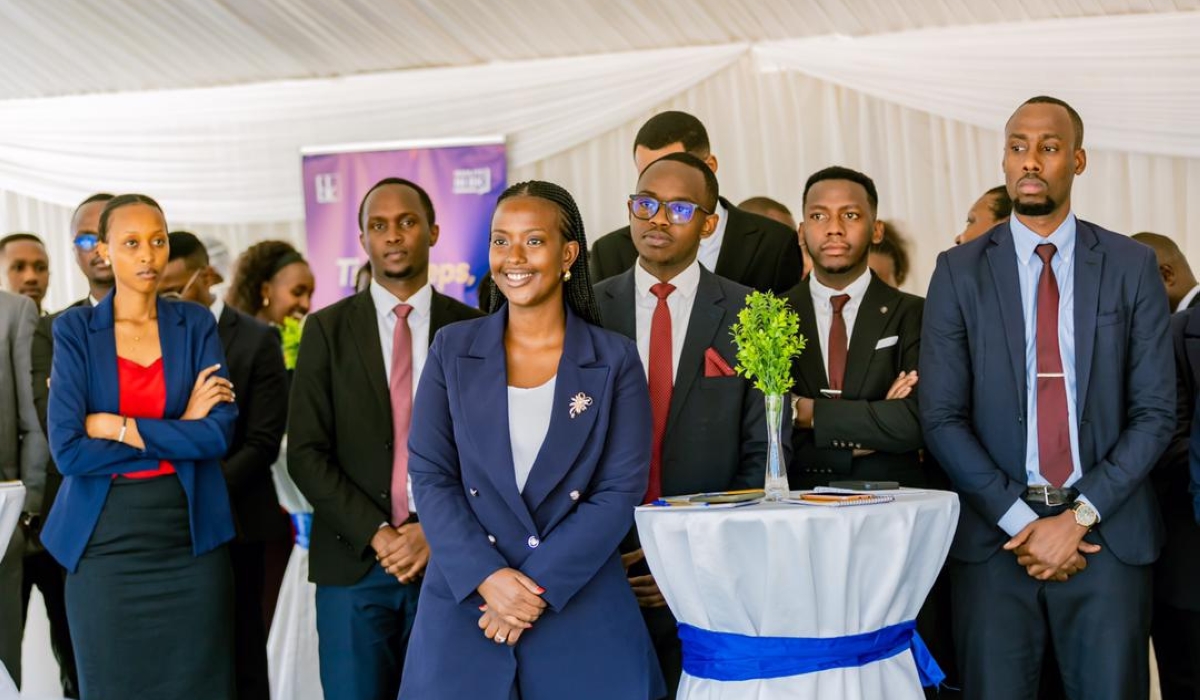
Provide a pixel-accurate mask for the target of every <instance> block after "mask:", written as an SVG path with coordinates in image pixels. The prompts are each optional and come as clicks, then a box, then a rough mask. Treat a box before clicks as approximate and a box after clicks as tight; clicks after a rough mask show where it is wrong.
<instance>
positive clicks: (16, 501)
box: [0, 481, 25, 698]
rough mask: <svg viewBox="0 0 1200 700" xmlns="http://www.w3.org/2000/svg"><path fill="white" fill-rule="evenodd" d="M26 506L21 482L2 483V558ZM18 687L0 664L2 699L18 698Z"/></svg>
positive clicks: (0, 533) (0, 513) (0, 526)
mask: <svg viewBox="0 0 1200 700" xmlns="http://www.w3.org/2000/svg"><path fill="white" fill-rule="evenodd" d="M24 506H25V485H24V484H22V483H21V482H19V481H0V556H3V555H4V552H6V551H7V550H8V541H9V540H10V539H11V538H12V534H13V532H14V531H15V530H16V528H17V521H18V520H20V519H21V510H22V508H24ZM16 696H17V686H16V685H15V684H14V683H13V681H12V677H11V676H9V675H8V669H6V668H4V664H3V663H0V698H8V697H16Z"/></svg>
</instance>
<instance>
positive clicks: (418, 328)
mask: <svg viewBox="0 0 1200 700" xmlns="http://www.w3.org/2000/svg"><path fill="white" fill-rule="evenodd" d="M370 289H371V301H373V302H375V320H376V321H377V323H378V326H379V347H380V348H382V349H383V371H384V373H386V374H387V380H388V386H387V387H384V390H385V391H390V389H389V387H390V386H391V381H392V345H393V343H392V335H393V334H394V333H395V332H396V320H397V319H396V305H397V304H408V305H409V306H411V307H412V311H410V312H409V314H408V327H409V330H411V331H412V344H413V347H412V388H413V395H414V396H416V393H417V382H418V381H420V379H421V370H422V369H424V368H425V359H426V358H428V357H429V304H430V302H432V301H433V291H432V288H431V287H430V286H429V285H428V284H426V285H425V286H424V287H421V288H420V289H418V290H417V292H416V294H413V295H412V296H411V297H409V298H408V299H399V298H397V297H396V295H394V294H392V293H391V292H389V291H388V290H386V289H384V287H383V285H381V284H379V282H376V281H375V280H371V287H370ZM408 510H409V512H410V513H416V512H417V502H416V501H415V500H413V492H412V476H411V475H409V477H408Z"/></svg>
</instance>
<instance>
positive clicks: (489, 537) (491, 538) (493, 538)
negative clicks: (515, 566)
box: [488, 535, 496, 544]
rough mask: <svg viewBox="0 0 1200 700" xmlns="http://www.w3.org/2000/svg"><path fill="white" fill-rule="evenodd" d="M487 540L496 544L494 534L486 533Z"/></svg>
mask: <svg viewBox="0 0 1200 700" xmlns="http://www.w3.org/2000/svg"><path fill="white" fill-rule="evenodd" d="M488 542H491V543H492V544H496V536H495V535H488Z"/></svg>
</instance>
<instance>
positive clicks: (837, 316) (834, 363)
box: [829, 294, 850, 391]
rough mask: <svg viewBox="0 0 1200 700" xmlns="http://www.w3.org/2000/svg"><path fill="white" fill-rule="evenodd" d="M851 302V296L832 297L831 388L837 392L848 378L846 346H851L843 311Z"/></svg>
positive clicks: (830, 301)
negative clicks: (847, 303)
mask: <svg viewBox="0 0 1200 700" xmlns="http://www.w3.org/2000/svg"><path fill="white" fill-rule="evenodd" d="M848 301H850V295H849V294H838V295H837V296H834V297H830V298H829V303H830V304H833V323H831V324H829V388H830V389H834V390H837V391H841V389H842V380H843V379H845V378H846V346H847V345H849V344H850V341H849V339H848V338H847V337H846V318H845V317H844V316H842V309H844V308H845V307H846V302H848Z"/></svg>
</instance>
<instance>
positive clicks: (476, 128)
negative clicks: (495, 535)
mask: <svg viewBox="0 0 1200 700" xmlns="http://www.w3.org/2000/svg"><path fill="white" fill-rule="evenodd" d="M1198 17H1200V14H1196V13H1164V14H1150V15H1145V16H1139V17H1119V18H1117V17H1107V18H1106V17H1101V18H1087V19H1073V20H1054V21H1049V20H1047V21H1043V22H1030V23H1026V24H1023V25H1019V26H1015V25H1014V26H1006V25H996V26H990V27H983V28H981V27H960V28H953V29H941V30H937V31H936V32H934V31H933V30H930V31H929V32H920V33H901V34H896V35H892V36H875V37H863V38H855V39H833V38H825V37H817V38H810V39H804V40H796V41H789V42H787V43H778V42H772V43H761V44H757V45H753V46H752V45H750V44H731V45H719V46H704V47H697V48H681V49H667V50H659V51H644V52H629V53H621V54H606V55H599V56H589V57H586V58H555V59H545V60H535V61H524V62H517V63H495V64H488V65H483V66H476V67H457V68H445V69H426V70H415V71H406V72H399V73H383V74H376V75H367V76H356V77H349V78H335V79H320V80H307V81H285V82H276V83H264V84H257V85H243V86H237V87H220V88H210V89H193V90H176V91H160V92H144V93H126V94H110V95H91V96H76V97H63V98H51V99H42V100H10V101H6V102H0V194H3V196H2V197H0V230H3V231H13V230H33V231H35V232H37V233H41V234H43V235H44V236H45V237H47V238H48V239H49V241H48V242H49V245H50V248H51V256H52V259H53V261H54V262H53V271H54V272H53V277H52V294H51V298H50V300H49V304H48V306H49V307H50V308H55V307H58V306H62V305H64V304H66V303H68V302H70V301H71V300H73V299H76V298H79V297H81V296H82V295H83V293H84V284H83V280H82V278H81V277H80V276H79V274H78V273H77V272H76V271H75V270H74V267H73V265H72V264H71V262H70V261H71V260H72V258H71V251H70V242H69V235H68V219H69V215H70V207H71V206H72V205H73V204H74V203H76V202H78V201H79V200H80V199H82V198H83V197H84V196H86V195H87V194H90V193H91V192H94V191H97V190H109V191H116V190H120V191H128V190H143V191H146V192H147V193H149V194H151V195H154V196H156V197H158V198H159V200H160V201H161V202H162V203H163V204H164V206H165V208H166V210H167V214H168V220H169V221H170V222H171V224H172V226H173V227H179V226H186V227H188V228H190V229H191V230H194V231H196V232H197V233H200V234H201V235H204V236H205V237H210V238H211V237H216V238H219V239H220V240H222V241H223V242H224V243H225V244H226V245H227V246H228V247H229V248H230V249H231V250H232V251H234V252H237V251H240V250H241V249H243V248H245V247H246V246H247V245H249V244H250V243H253V242H254V241H257V240H261V239H263V238H267V237H282V238H286V239H289V240H292V241H294V242H297V243H301V242H302V240H303V222H302V216H303V210H302V190H301V187H300V181H299V162H300V161H299V155H298V150H299V149H300V148H301V147H303V146H309V145H320V144H331V143H345V142H361V141H386V140H395V139H417V138H435V137H452V136H475V135H482V134H495V133H502V134H506V135H507V137H508V140H509V144H510V167H511V171H510V180H511V181H514V182H515V181H517V180H520V179H527V178H530V177H539V178H544V179H550V180H554V181H557V182H560V183H561V184H563V185H564V186H566V187H567V188H568V189H570V190H571V191H572V192H574V193H575V195H576V197H577V199H578V200H579V202H580V206H581V209H582V211H583V214H584V219H585V223H586V224H587V227H588V230H589V235H590V237H591V238H592V239H593V240H594V239H595V238H596V237H597V236H599V235H601V234H602V233H604V232H606V231H608V230H610V229H612V228H615V227H616V226H618V225H621V224H622V223H623V222H624V220H625V210H624V206H623V203H624V198H625V196H626V195H627V194H628V192H629V191H630V190H629V188H630V186H631V185H632V183H633V180H634V176H635V173H634V172H633V164H632V159H631V153H630V149H631V146H632V143H633V137H634V134H635V133H636V131H637V129H638V127H639V126H640V125H641V123H642V122H644V121H645V119H647V118H648V117H650V116H651V115H653V114H654V113H656V112H658V111H661V110H662V109H666V108H677V109H684V110H687V111H690V112H692V113H694V114H696V115H697V116H698V117H700V119H701V120H703V121H704V122H705V124H706V125H707V126H708V129H709V132H710V137H711V140H712V143H713V149H714V153H715V154H716V155H717V157H718V160H719V163H720V165H719V173H718V176H719V179H720V181H721V186H722V190H723V193H724V194H725V195H726V196H727V197H729V198H730V199H731V200H733V201H734V202H737V201H739V200H741V199H743V198H745V197H749V196H752V195H759V194H765V195H769V196H772V197H775V198H776V199H780V200H781V201H783V202H785V203H786V204H788V205H789V206H790V207H792V208H793V210H798V208H799V204H800V201H799V200H800V193H801V189H802V187H803V183H804V180H805V178H806V177H807V176H808V175H809V174H810V173H812V172H813V171H815V170H817V169H819V168H821V167H824V166H826V165H830V164H833V163H840V164H844V165H848V166H850V167H855V168H859V169H862V170H864V171H865V172H867V173H869V174H870V175H872V176H873V177H874V178H875V179H876V181H877V184H878V185H879V189H880V198H881V206H880V214H881V216H882V217H884V218H887V219H891V220H894V221H895V222H897V223H898V225H899V227H900V229H901V230H902V231H904V232H906V233H907V234H908V236H909V237H910V238H911V239H912V240H913V243H914V247H913V253H914V256H913V258H914V259H913V270H912V273H911V275H910V278H909V281H908V282H907V283H906V284H905V287H906V288H907V289H909V290H911V291H915V292H919V293H920V292H923V291H924V288H925V285H926V282H927V280H928V276H929V274H930V273H931V272H932V269H933V262H934V257H935V256H936V253H937V252H938V251H940V250H942V249H944V248H946V247H948V246H949V245H950V244H951V241H952V239H953V236H954V234H955V233H957V232H958V231H959V230H960V229H961V221H962V220H963V218H964V217H965V214H966V210H967V208H968V207H969V206H970V205H971V203H972V202H973V201H974V199H975V198H976V197H978V196H979V194H981V193H982V192H983V191H984V190H986V189H988V188H989V187H992V186H994V185H997V184H1000V183H1001V181H1002V177H1001V173H1000V168H999V162H1000V155H1001V145H1002V144H1001V137H1000V132H1001V130H1002V127H1003V124H1004V121H1005V120H1006V119H1007V117H1008V115H1009V114H1010V113H1011V111H1012V109H1013V108H1014V107H1015V106H1016V104H1018V103H1019V102H1020V101H1021V100H1022V99H1023V98H1025V97H1028V96H1030V95H1032V94H1036V93H1037V92H1041V91H1050V92H1052V93H1053V94H1056V95H1058V96H1060V97H1063V98H1065V99H1067V100H1068V101H1071V102H1073V103H1075V104H1077V105H1078V106H1079V108H1080V110H1081V112H1082V113H1083V117H1084V120H1085V122H1086V123H1087V134H1088V137H1087V145H1088V146H1089V154H1090V159H1089V166H1088V170H1087V172H1086V173H1085V174H1084V175H1083V176H1082V177H1081V178H1080V179H1078V180H1077V184H1076V197H1075V208H1076V211H1077V212H1078V213H1079V215H1080V216H1081V217H1083V218H1085V219H1089V220H1092V221H1095V222H1096V223H1099V224H1101V225H1104V226H1107V227H1109V228H1113V229H1115V230H1118V231H1123V232H1127V233H1132V232H1135V231H1138V230H1155V231H1158V232H1161V233H1164V234H1167V235H1170V236H1173V237H1176V238H1177V240H1179V241H1180V243H1181V245H1182V246H1183V247H1184V249H1185V251H1187V250H1188V249H1189V248H1190V249H1192V250H1193V252H1195V251H1200V210H1198V209H1197V207H1198V206H1200V205H1196V204H1189V203H1190V202H1200V150H1197V149H1200V146H1197V144H1200V125H1198V124H1197V118H1198V115H1200V110H1197V109H1196V107H1198V106H1200V97H1198V96H1197V93H1198V92H1200V80H1195V79H1192V80H1188V79H1187V78H1188V77H1189V76H1197V75H1200V50H1197V49H1196V48H1194V47H1187V46H1180V45H1177V44H1178V43H1179V42H1178V40H1179V38H1180V37H1181V36H1183V35H1186V34H1187V32H1188V31H1189V28H1191V33H1192V35H1196V33H1197V31H1196V28H1197V27H1198V26H1200V25H1197V18H1198ZM912 34H916V38H915V39H914V38H912V36H911V35H912ZM1117 34H1120V37H1119V38H1116V35H1117ZM956 37H957V38H956ZM1076 37H1094V38H1095V40H1094V42H1091V43H1093V44H1094V47H1092V48H1088V47H1089V42H1083V41H1080V40H1078V39H1077V38H1076ZM976 49H978V50H976ZM1110 54H1111V55H1112V56H1115V57H1117V58H1114V59H1108V58H1105V56H1106V55H1110ZM906 66H907V67H906ZM1051 67H1052V68H1051ZM810 73H811V74H813V75H810ZM814 75H815V77H814ZM876 75H883V76H886V77H885V78H884V79H877V78H876V77H874V76H876ZM1023 75H1024V76H1028V77H1027V78H1025V77H1022V76H1023ZM1051 75H1059V76H1061V77H1058V78H1054V79H1053V80H1051V77H1050V76H1051ZM918 78H919V79H918ZM1189 231H1195V232H1196V233H1195V234H1194V235H1193V237H1194V238H1195V240H1191V239H1190V238H1189V235H1188V232H1189ZM443 235H446V232H443Z"/></svg>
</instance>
